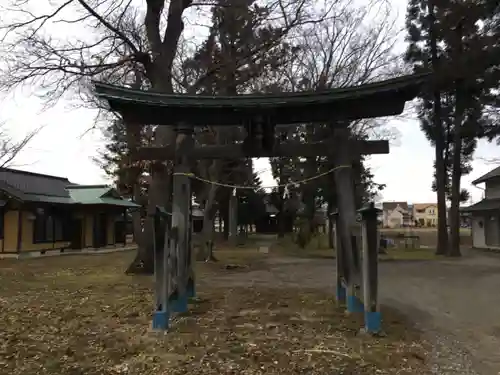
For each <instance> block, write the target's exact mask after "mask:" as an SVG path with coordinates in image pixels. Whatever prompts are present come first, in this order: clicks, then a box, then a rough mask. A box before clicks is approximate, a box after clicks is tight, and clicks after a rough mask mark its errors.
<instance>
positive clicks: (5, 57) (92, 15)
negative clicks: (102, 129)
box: [0, 0, 324, 273]
mask: <svg viewBox="0 0 500 375" xmlns="http://www.w3.org/2000/svg"><path fill="white" fill-rule="evenodd" d="M35 4H36V6H35ZM250 4H251V3H250ZM140 5H141V7H138V8H136V7H134V6H133V5H132V4H131V2H126V1H121V0H120V1H118V2H117V1H111V0H68V1H65V2H64V3H62V4H55V3H52V2H46V3H44V5H43V6H40V2H39V0H37V1H36V2H35V1H34V0H10V1H9V2H8V5H2V10H3V12H4V15H8V17H5V18H4V21H3V22H2V27H1V29H2V30H3V33H4V35H3V36H2V42H3V43H2V57H1V58H2V63H3V64H2V68H1V72H0V87H1V88H2V89H3V90H4V91H10V90H13V89H15V88H17V87H19V86H21V85H30V86H31V87H33V88H35V89H36V91H37V93H38V94H40V96H41V97H43V99H44V100H46V102H47V103H53V102H55V101H57V100H59V99H60V98H61V97H65V98H71V99H73V100H75V99H76V101H77V103H82V100H83V102H84V103H86V104H87V105H91V106H93V107H95V104H96V102H95V99H94V98H93V97H92V95H90V94H91V92H90V90H89V87H90V85H89V80H90V79H91V78H97V79H100V80H105V81H107V82H110V83H117V84H127V83H133V82H134V80H135V78H134V77H135V76H136V75H137V72H141V74H143V78H144V81H143V84H142V85H141V88H142V89H149V90H154V91H158V92H164V93H173V92H174V91H175V90H174V89H176V88H178V87H180V86H182V85H179V84H178V83H177V84H176V82H175V80H174V73H175V58H176V52H177V51H178V46H179V42H180V41H181V35H182V32H183V30H184V21H183V16H184V13H185V11H186V10H188V9H189V8H193V7H196V6H212V5H213V6H216V7H218V6H220V4H219V3H218V2H215V3H214V2H210V1H206V2H202V3H196V2H193V1H192V0H172V1H170V2H166V1H165V0H144V1H142V2H141V4H140ZM313 5H314V4H313V3H312V2H308V1H307V0H301V1H291V0H290V1H287V0H276V1H270V2H267V3H266V4H265V9H266V10H267V12H262V13H263V14H264V15H265V16H266V17H267V19H268V21H269V22H273V23H274V24H275V25H277V26H276V27H277V28H278V29H279V31H280V33H281V34H282V35H287V33H288V32H290V30H293V28H294V27H296V26H297V25H299V24H304V23H308V22H318V21H319V20H321V19H323V18H324V16H323V15H321V14H319V15H318V12H316V11H315V10H314V6H313ZM41 10H42V11H41ZM5 19H9V21H5ZM164 20H166V23H165V22H164ZM58 25H59V27H60V25H63V27H65V33H60V34H58V33H57V32H53V30H54V28H56V27H58ZM70 26H71V29H75V28H77V27H78V26H79V27H81V28H82V29H85V33H81V34H80V35H72V36H73V37H74V38H67V39H64V38H60V37H59V35H65V36H68V34H69V33H70V32H71V29H70ZM51 29H52V30H51ZM275 42H276V41H275V40H272V41H270V42H269V43H262V44H260V45H258V46H255V48H254V49H251V50H250V51H248V54H249V56H246V57H245V59H244V61H242V60H234V61H231V62H230V63H231V66H232V67H233V69H234V68H235V69H238V70H239V69H242V68H244V65H243V64H246V63H247V62H248V58H251V56H254V57H258V56H260V55H259V54H261V53H263V52H264V51H266V50H269V49H270V48H273V47H274V44H273V43H275ZM223 68H225V66H224V64H223V63H217V64H215V65H213V66H212V67H211V68H210V69H208V70H206V71H205V72H204V74H202V75H200V76H198V77H197V78H196V79H195V80H193V81H189V88H188V89H187V91H189V92H192V93H198V92H200V90H201V89H200V88H201V87H202V86H203V84H204V82H205V81H210V80H211V79H212V77H213V76H214V75H215V74H216V73H217V72H219V70H221V69H223ZM126 126H128V127H129V128H133V127H137V126H138V124H126ZM174 136H175V132H174V129H173V127H172V126H161V127H158V128H156V130H155V136H154V140H155V142H156V144H157V145H165V144H172V143H173V137H174ZM151 170H152V176H151V184H150V188H149V191H148V207H149V211H151V212H152V210H153V209H154V208H155V207H156V206H167V205H168V200H169V197H170V190H169V189H170V184H169V178H170V175H171V174H170V169H169V167H168V164H167V165H165V164H164V163H155V164H153V165H152V166H151ZM151 228H152V224H151V223H149V224H148V225H146V227H145V232H147V231H150V230H151ZM152 241H153V236H152V235H151V233H145V242H144V244H141V245H140V246H139V249H138V252H137V256H136V259H135V261H134V264H136V265H144V267H142V268H137V267H136V268H135V271H137V272H147V273H150V272H152V270H153V256H152V255H153V253H152V250H153V246H152ZM130 270H134V267H132V268H131V269H130Z"/></svg>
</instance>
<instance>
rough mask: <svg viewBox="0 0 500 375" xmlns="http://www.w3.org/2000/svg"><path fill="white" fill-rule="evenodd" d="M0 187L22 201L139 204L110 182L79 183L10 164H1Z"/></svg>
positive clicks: (130, 205)
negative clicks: (118, 190)
mask: <svg viewBox="0 0 500 375" xmlns="http://www.w3.org/2000/svg"><path fill="white" fill-rule="evenodd" d="M0 190H2V191H4V192H5V193H7V194H8V195H10V196H12V197H14V198H17V199H19V200H21V201H24V202H40V203H54V204H107V205H113V206H122V207H138V205H136V204H135V203H132V202H130V201H127V200H125V199H123V198H122V197H120V196H119V195H118V193H116V191H115V190H114V189H113V188H111V187H109V186H104V185H98V186H96V185H78V184H74V183H72V182H70V181H69V180H68V179H67V178H64V177H56V176H50V175H45V174H40V173H33V172H25V171H20V170H16V169H11V168H0Z"/></svg>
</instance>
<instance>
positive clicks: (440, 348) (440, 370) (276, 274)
mask: <svg viewBox="0 0 500 375" xmlns="http://www.w3.org/2000/svg"><path fill="white" fill-rule="evenodd" d="M268 262H269V266H270V267H269V270H256V271H251V272H249V273H244V274H241V273H240V274H237V275H232V276H221V277H218V278H217V280H218V281H220V282H222V283H224V284H225V285H227V284H228V283H230V284H233V285H234V284H240V283H241V284H242V285H249V284H265V285H268V286H269V285H274V286H276V287H280V286H297V287H298V286H302V287H307V288H318V289H323V288H325V287H326V288H331V290H332V291H333V281H334V280H335V267H334V263H333V261H332V260H324V259H323V260H317V259H314V260H311V259H292V258H286V259H284V258H269V261H268ZM379 273H380V293H381V297H380V298H381V303H383V304H386V305H392V306H395V307H397V308H398V309H400V310H402V311H404V312H405V313H406V314H407V315H409V316H410V317H411V318H412V319H413V320H414V321H415V322H416V324H417V325H418V326H419V328H420V329H422V330H423V332H424V333H425V338H426V339H427V340H428V341H429V342H430V343H432V346H433V349H434V352H433V368H434V371H433V373H434V374H446V375H447V374H456V375H465V374H479V375H499V374H500V257H498V256H488V255H482V254H471V255H468V256H466V257H464V258H463V259H459V260H450V261H432V262H431V261H429V262H416V261H413V262H382V263H381V264H380V270H379Z"/></svg>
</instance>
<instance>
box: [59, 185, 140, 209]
mask: <svg viewBox="0 0 500 375" xmlns="http://www.w3.org/2000/svg"><path fill="white" fill-rule="evenodd" d="M68 191H69V195H70V197H71V199H72V200H73V201H74V202H75V203H78V204H92V205H96V204H104V205H111V206H121V207H130V208H133V207H138V205H137V204H135V203H133V202H131V201H129V200H126V199H123V198H122V197H121V196H120V195H119V194H118V193H117V192H116V190H115V189H113V188H112V187H110V186H106V185H78V186H68Z"/></svg>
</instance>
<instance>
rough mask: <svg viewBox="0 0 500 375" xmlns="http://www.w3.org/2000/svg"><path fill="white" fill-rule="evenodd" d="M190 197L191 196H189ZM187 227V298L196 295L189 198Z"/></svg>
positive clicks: (191, 215)
mask: <svg viewBox="0 0 500 375" xmlns="http://www.w3.org/2000/svg"><path fill="white" fill-rule="evenodd" d="M190 198H191V197H190ZM188 224H189V228H188V230H187V233H188V243H187V273H188V280H187V285H186V289H187V291H186V293H187V296H188V298H194V297H196V288H195V275H194V270H193V200H192V199H189V220H188Z"/></svg>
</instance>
